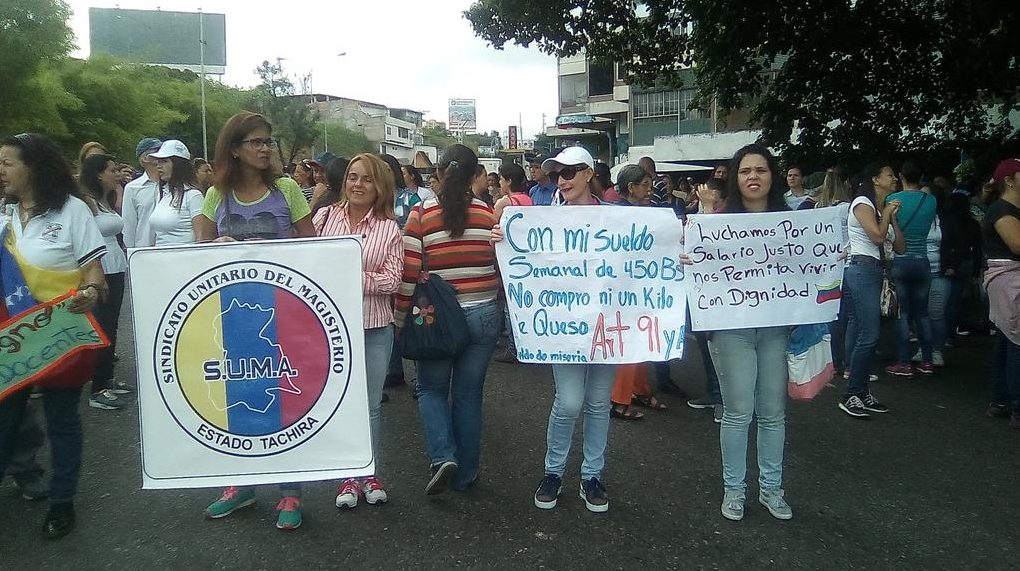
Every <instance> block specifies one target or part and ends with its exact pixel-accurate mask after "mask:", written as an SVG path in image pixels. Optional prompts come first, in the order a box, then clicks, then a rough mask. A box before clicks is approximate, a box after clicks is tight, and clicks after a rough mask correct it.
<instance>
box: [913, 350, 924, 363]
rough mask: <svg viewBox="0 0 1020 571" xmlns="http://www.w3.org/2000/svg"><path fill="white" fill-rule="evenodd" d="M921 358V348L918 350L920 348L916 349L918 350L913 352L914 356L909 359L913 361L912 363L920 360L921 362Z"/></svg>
mask: <svg viewBox="0 0 1020 571" xmlns="http://www.w3.org/2000/svg"><path fill="white" fill-rule="evenodd" d="M921 358H922V357H921V350H920V349H918V350H917V353H914V356H913V357H911V358H910V360H911V361H912V362H914V363H920V362H921Z"/></svg>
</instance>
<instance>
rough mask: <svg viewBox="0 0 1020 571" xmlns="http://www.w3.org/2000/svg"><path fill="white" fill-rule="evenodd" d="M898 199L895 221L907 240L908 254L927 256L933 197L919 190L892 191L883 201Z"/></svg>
mask: <svg viewBox="0 0 1020 571" xmlns="http://www.w3.org/2000/svg"><path fill="white" fill-rule="evenodd" d="M893 200H899V201H900V210H899V212H897V213H896V221H897V222H898V223H899V225H900V230H902V231H903V237H904V238H906V240H907V252H906V255H908V256H918V257H921V258H927V257H928V232H929V231H930V230H931V225H932V222H934V221H935V197H933V196H930V195H929V194H927V193H925V192H923V191H920V190H904V191H902V192H894V193H892V194H890V195H889V196H887V197H886V199H885V202H886V204H888V203H889V202H890V201H893Z"/></svg>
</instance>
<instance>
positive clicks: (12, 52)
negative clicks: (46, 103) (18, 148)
mask: <svg viewBox="0 0 1020 571" xmlns="http://www.w3.org/2000/svg"><path fill="white" fill-rule="evenodd" d="M70 13H71V11H70V8H68V6H67V4H65V3H64V2H62V1H61V0H6V1H5V2H4V6H3V8H2V9H0V77H2V79H3V81H2V82H0V84H2V85H0V133H9V132H16V131H18V130H23V129H24V128H26V127H30V126H29V125H25V122H24V121H23V118H24V111H23V108H25V107H28V108H34V109H38V107H39V106H38V105H37V99H38V98H39V97H40V96H42V95H45V94H46V89H47V88H52V87H53V85H52V83H47V82H46V81H39V78H38V72H39V69H40V66H42V65H43V64H44V63H46V62H52V61H56V60H59V59H61V58H64V57H66V56H67V54H68V53H69V52H70V51H71V49H72V48H73V47H74V41H73V40H74V34H73V33H72V32H71V29H70V27H68V25H67V19H68V17H69V16H70ZM50 79H52V78H50Z"/></svg>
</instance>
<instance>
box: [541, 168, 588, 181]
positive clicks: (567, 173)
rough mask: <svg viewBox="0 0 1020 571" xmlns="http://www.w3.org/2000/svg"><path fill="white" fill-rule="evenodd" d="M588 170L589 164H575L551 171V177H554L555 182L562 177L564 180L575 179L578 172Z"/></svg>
mask: <svg viewBox="0 0 1020 571" xmlns="http://www.w3.org/2000/svg"><path fill="white" fill-rule="evenodd" d="M586 170H588V165H573V166H568V167H563V168H561V169H560V170H559V171H554V172H551V173H549V178H550V179H552V180H553V182H555V181H557V180H559V179H561V178H562V179H563V180H574V177H575V176H577V173H579V172H584V171H586Z"/></svg>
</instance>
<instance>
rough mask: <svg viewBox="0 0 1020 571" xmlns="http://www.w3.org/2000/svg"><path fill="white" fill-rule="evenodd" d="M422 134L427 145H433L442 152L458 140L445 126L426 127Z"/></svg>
mask: <svg viewBox="0 0 1020 571" xmlns="http://www.w3.org/2000/svg"><path fill="white" fill-rule="evenodd" d="M421 135H422V139H424V141H425V144H426V145H432V146H433V147H436V148H437V149H439V151H440V152H442V150H443V149H445V148H446V147H449V146H450V145H452V144H454V143H456V142H457V137H456V136H454V134H453V133H451V132H450V131H448V130H446V129H445V128H443V127H425V128H424V129H422V130H421Z"/></svg>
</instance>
